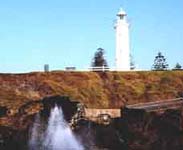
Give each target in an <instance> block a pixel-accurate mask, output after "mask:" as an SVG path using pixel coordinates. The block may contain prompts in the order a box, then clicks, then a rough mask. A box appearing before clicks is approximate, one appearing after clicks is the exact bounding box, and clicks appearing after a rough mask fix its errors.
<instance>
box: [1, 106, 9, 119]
mask: <svg viewBox="0 0 183 150" xmlns="http://www.w3.org/2000/svg"><path fill="white" fill-rule="evenodd" d="M7 111H8V109H7V108H6V107H3V106H0V117H4V116H6V114H7Z"/></svg>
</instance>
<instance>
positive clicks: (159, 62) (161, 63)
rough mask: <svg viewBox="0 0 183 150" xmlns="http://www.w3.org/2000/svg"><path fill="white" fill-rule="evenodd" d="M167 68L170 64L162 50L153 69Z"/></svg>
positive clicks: (155, 60)
mask: <svg viewBox="0 0 183 150" xmlns="http://www.w3.org/2000/svg"><path fill="white" fill-rule="evenodd" d="M167 69H168V64H167V62H166V58H165V56H163V55H162V53H161V52H159V53H158V55H157V56H156V57H155V59H154V64H153V66H152V70H156V71H161V70H167Z"/></svg>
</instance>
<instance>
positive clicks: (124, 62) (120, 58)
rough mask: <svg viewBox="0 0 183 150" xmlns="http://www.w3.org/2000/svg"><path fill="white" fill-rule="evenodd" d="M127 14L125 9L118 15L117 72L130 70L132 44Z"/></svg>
mask: <svg viewBox="0 0 183 150" xmlns="http://www.w3.org/2000/svg"><path fill="white" fill-rule="evenodd" d="M126 16H127V14H126V12H125V11H124V10H123V9H120V11H119V12H118V14H117V22H116V24H115V30H116V70H117V71H129V70H130V43H129V23H128V22H127V19H126Z"/></svg>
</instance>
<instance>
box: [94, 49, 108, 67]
mask: <svg viewBox="0 0 183 150" xmlns="http://www.w3.org/2000/svg"><path fill="white" fill-rule="evenodd" d="M104 54H105V51H104V49H102V48H98V49H97V51H96V52H95V55H94V58H93V60H92V67H102V66H104V67H107V66H108V65H107V61H106V59H105V57H104Z"/></svg>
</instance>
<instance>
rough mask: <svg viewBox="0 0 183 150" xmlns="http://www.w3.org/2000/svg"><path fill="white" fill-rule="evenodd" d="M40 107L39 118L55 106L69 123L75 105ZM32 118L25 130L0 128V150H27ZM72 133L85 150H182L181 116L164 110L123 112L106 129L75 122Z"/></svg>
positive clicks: (58, 101)
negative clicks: (156, 111) (160, 112)
mask: <svg viewBox="0 0 183 150" xmlns="http://www.w3.org/2000/svg"><path fill="white" fill-rule="evenodd" d="M42 104H43V106H44V109H43V110H42V111H41V112H40V114H41V116H42V117H44V118H48V117H49V113H50V109H51V108H52V107H54V106H55V105H58V106H61V107H62V109H63V113H64V114H65V118H66V119H67V120H70V119H71V117H72V115H73V114H74V113H75V112H76V105H77V102H74V103H73V102H70V101H69V100H68V98H67V97H59V96H58V97H50V98H45V99H43V101H42ZM33 118H34V115H32V116H29V117H28V118H27V119H26V122H28V121H29V126H27V128H24V130H18V129H12V128H8V127H3V126H1V127H0V149H1V150H12V149H16V150H28V147H27V143H28V137H29V132H28V130H29V127H30V126H31V124H32V123H33ZM17 121H18V120H17ZM74 132H75V133H76V137H77V138H78V139H79V140H80V141H81V143H83V144H84V147H85V149H86V150H99V149H100V150H103V149H107V150H182V147H183V112H182V110H167V111H166V112H164V113H162V114H158V113H148V112H145V111H144V110H134V109H124V111H123V114H122V118H116V119H113V120H112V122H111V124H109V125H100V124H96V123H94V122H91V121H88V120H84V119H83V120H81V121H79V122H78V128H77V129H76V130H74Z"/></svg>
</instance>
